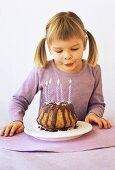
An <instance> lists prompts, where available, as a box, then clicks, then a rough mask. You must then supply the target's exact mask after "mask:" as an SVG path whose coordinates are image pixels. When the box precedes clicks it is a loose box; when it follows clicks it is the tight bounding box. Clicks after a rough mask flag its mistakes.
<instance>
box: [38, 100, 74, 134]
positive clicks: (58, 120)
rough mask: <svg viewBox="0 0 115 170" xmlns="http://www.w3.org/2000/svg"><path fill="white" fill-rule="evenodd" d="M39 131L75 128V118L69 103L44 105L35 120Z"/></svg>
mask: <svg viewBox="0 0 115 170" xmlns="http://www.w3.org/2000/svg"><path fill="white" fill-rule="evenodd" d="M37 122H38V124H39V125H40V126H41V129H45V130H50V131H56V130H67V129H68V128H75V127H76V122H77V117H76V114H75V111H74V107H73V105H72V104H71V103H66V102H61V103H58V104H57V103H44V105H43V106H42V107H41V109H40V114H39V116H38V118H37Z"/></svg>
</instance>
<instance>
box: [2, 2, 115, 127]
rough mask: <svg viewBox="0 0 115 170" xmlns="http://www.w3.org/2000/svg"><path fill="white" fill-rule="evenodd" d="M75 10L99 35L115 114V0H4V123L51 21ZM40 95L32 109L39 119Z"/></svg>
mask: <svg viewBox="0 0 115 170" xmlns="http://www.w3.org/2000/svg"><path fill="white" fill-rule="evenodd" d="M61 11H73V12H75V13H76V14H77V15H78V16H79V17H80V18H81V19H82V21H83V22H84V25H85V27H86V29H87V30H89V31H90V32H91V33H92V34H93V35H94V37H95V39H96V41H97V45H98V49H99V60H98V63H99V64H100V65H101V69H102V78H103V92H104V98H105V103H106V110H105V117H107V118H110V117H113V115H114V114H115V113H114V111H115V109H114V105H115V104H114V102H115V96H114V94H115V90H114V88H115V76H114V70H115V54H114V53H115V19H114V16H115V12H114V11H115V1H114V0H42V1H39V0H0V125H1V124H2V123H3V122H7V121H8V119H9V117H8V105H9V101H10V99H11V96H12V95H13V94H14V93H15V92H16V91H17V89H18V88H19V87H20V85H21V84H22V82H23V81H24V79H25V78H26V77H27V75H28V74H29V72H30V71H31V69H32V68H33V66H34V62H33V59H34V54H35V50H36V46H37V44H38V42H39V40H40V39H41V38H43V37H44V36H45V26H46V23H47V22H48V20H49V19H50V18H51V17H52V16H53V15H54V14H56V13H57V12H61ZM38 104H39V95H37V96H36V97H35V98H34V100H33V102H32V104H31V105H30V107H29V109H28V111H27V112H26V113H27V114H26V115H27V117H28V118H29V119H32V118H33V119H35V117H36V115H37V110H38Z"/></svg>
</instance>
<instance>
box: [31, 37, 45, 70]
mask: <svg viewBox="0 0 115 170" xmlns="http://www.w3.org/2000/svg"><path fill="white" fill-rule="evenodd" d="M45 40H46V38H43V39H42V40H41V41H40V42H39V44H38V46H37V49H36V52H35V57H34V62H35V64H36V65H37V66H38V67H46V65H47V56H46V50H45Z"/></svg>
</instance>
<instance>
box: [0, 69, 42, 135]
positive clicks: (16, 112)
mask: <svg viewBox="0 0 115 170" xmlns="http://www.w3.org/2000/svg"><path fill="white" fill-rule="evenodd" d="M38 90H39V78H38V68H34V69H33V70H32V72H31V73H30V74H29V76H28V77H27V79H26V80H25V81H24V83H23V84H22V86H21V87H20V89H19V90H18V91H17V93H16V94H15V95H14V96H13V97H12V100H11V103H10V106H9V114H10V118H11V123H10V124H8V125H6V126H5V127H4V128H3V129H2V130H0V135H2V136H13V135H14V134H15V133H21V132H23V131H24V124H23V117H24V114H25V111H26V110H27V109H28V106H29V105H30V103H31V102H32V100H33V98H34V96H35V94H36V93H37V92H38Z"/></svg>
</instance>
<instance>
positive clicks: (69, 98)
mask: <svg viewBox="0 0 115 170" xmlns="http://www.w3.org/2000/svg"><path fill="white" fill-rule="evenodd" d="M68 103H71V79H70V80H69V95H68Z"/></svg>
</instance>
